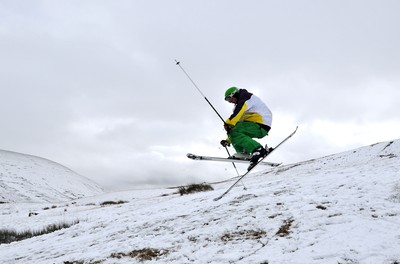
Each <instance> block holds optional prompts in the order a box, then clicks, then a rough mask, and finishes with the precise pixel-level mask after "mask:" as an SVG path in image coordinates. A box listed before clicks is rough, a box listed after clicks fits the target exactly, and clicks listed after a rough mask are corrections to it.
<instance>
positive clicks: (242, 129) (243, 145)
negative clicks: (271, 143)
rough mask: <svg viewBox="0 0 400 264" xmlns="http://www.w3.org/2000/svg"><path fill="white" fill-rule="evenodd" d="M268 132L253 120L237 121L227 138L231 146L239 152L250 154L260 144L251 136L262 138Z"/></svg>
mask: <svg viewBox="0 0 400 264" xmlns="http://www.w3.org/2000/svg"><path fill="white" fill-rule="evenodd" d="M267 134H268V133H267V132H266V131H265V130H264V129H261V128H260V126H259V125H258V124H256V123H253V122H239V123H237V124H236V126H235V127H234V128H233V129H232V131H231V133H230V134H229V138H230V140H231V142H232V145H233V147H234V148H235V150H236V151H237V152H239V153H243V152H244V153H249V154H251V153H252V152H253V151H254V150H255V149H257V148H259V147H260V146H261V144H260V143H258V142H257V141H255V140H254V139H253V138H263V137H265V136H266V135H267Z"/></svg>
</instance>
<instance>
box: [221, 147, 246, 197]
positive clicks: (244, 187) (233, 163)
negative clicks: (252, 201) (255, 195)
mask: <svg viewBox="0 0 400 264" xmlns="http://www.w3.org/2000/svg"><path fill="white" fill-rule="evenodd" d="M224 147H225V149H226V152H227V153H228V157H230V156H231V153H229V150H228V147H227V146H224ZM232 165H233V167H234V168H235V170H236V173H237V175H238V176H240V174H239V171H238V169H237V168H236V164H235V162H233V161H232ZM240 182H241V183H242V185H243V189H245V190H247V188H246V186H245V185H244V183H243V181H240Z"/></svg>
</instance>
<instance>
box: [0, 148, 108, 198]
mask: <svg viewBox="0 0 400 264" xmlns="http://www.w3.org/2000/svg"><path fill="white" fill-rule="evenodd" d="M102 192H103V190H102V188H101V187H100V186H99V185H98V184H96V183H95V182H93V181H91V180H89V179H87V178H85V177H83V176H81V175H79V174H77V173H76V172H74V171H72V170H71V169H69V168H67V167H65V166H63V165H61V164H58V163H56V162H53V161H51V160H47V159H44V158H41V157H37V156H32V155H27V154H22V153H17V152H12V151H6V150H0V202H7V203H8V202H64V201H68V200H71V199H76V198H82V197H87V196H93V195H97V194H100V193H102Z"/></svg>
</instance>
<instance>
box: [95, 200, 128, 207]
mask: <svg viewBox="0 0 400 264" xmlns="http://www.w3.org/2000/svg"><path fill="white" fill-rule="evenodd" d="M124 203H127V201H122V200H120V201H105V202H102V203H101V204H100V205H101V206H106V205H114V204H124Z"/></svg>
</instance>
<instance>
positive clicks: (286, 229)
mask: <svg viewBox="0 0 400 264" xmlns="http://www.w3.org/2000/svg"><path fill="white" fill-rule="evenodd" d="M293 222H294V220H293V219H291V218H289V219H287V220H286V221H285V222H283V224H282V225H281V227H280V228H279V230H278V232H276V235H277V236H280V237H286V236H288V235H289V234H290V227H291V226H292V223H293Z"/></svg>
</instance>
